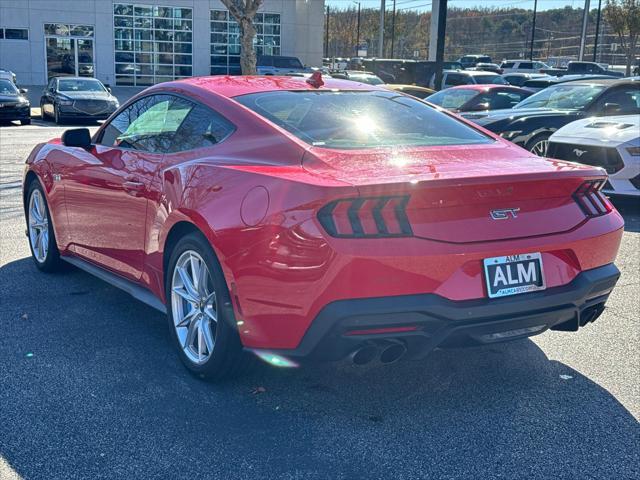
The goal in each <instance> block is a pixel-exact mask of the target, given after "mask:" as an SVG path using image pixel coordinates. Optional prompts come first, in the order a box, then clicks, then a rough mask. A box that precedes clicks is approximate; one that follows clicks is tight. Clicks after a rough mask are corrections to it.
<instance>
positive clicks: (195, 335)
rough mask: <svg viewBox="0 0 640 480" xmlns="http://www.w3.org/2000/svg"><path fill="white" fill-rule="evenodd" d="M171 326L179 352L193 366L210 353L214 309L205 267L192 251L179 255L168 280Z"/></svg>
mask: <svg viewBox="0 0 640 480" xmlns="http://www.w3.org/2000/svg"><path fill="white" fill-rule="evenodd" d="M171 312H172V314H173V326H174V328H175V329H176V335H177V337H178V341H179V343H180V347H181V348H182V351H183V352H184V354H185V355H186V356H187V358H188V359H189V360H190V361H191V362H193V363H194V364H197V365H202V364H204V363H206V362H207V360H209V358H210V357H211V354H212V353H213V348H214V345H215V339H216V327H217V324H218V305H217V302H216V293H215V290H214V288H213V281H212V278H211V274H210V273H209V269H208V268H207V264H206V263H205V261H204V260H203V258H202V257H201V256H200V254H198V253H197V252H196V251H194V250H186V251H185V252H183V253H182V255H180V257H179V258H178V261H177V262H176V265H175V267H174V269H173V276H172V279H171Z"/></svg>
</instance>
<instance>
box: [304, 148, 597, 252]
mask: <svg viewBox="0 0 640 480" xmlns="http://www.w3.org/2000/svg"><path fill="white" fill-rule="evenodd" d="M303 167H304V168H305V169H307V170H308V171H310V172H312V173H314V174H319V175H322V176H325V177H327V176H328V177H330V178H332V179H334V180H339V181H341V182H346V183H350V184H352V185H354V186H355V187H356V188H357V189H358V192H359V194H360V196H361V197H379V196H388V195H401V196H408V197H409V201H408V203H407V204H406V207H405V208H406V215H407V218H408V220H409V223H410V224H411V229H412V231H413V234H414V236H417V237H421V238H427V239H432V240H437V241H443V242H450V243H470V242H484V241H493V240H506V239H515V238H523V237H533V236H540V235H550V234H554V233H559V232H565V231H568V230H571V229H573V228H575V227H576V226H577V225H579V224H580V223H582V222H584V221H585V219H586V217H585V214H584V213H583V211H582V210H581V208H580V207H579V205H578V204H577V203H576V202H575V201H574V199H573V198H572V195H573V193H574V192H575V191H576V190H577V189H578V187H579V186H580V185H581V184H582V183H583V182H584V181H585V180H587V179H595V178H604V177H605V176H606V174H604V172H603V171H602V170H601V169H598V168H593V167H585V166H582V165H578V164H575V163H570V162H565V161H558V160H550V159H543V158H539V157H536V156H533V155H531V154H530V153H529V152H526V151H525V150H523V149H521V148H519V147H516V146H512V145H510V144H506V142H501V141H498V142H496V143H495V144H492V145H480V146H466V147H458V146H456V147H439V148H434V147H428V148H417V149H402V150H399V149H393V150H392V149H384V150H382V149H376V150H368V151H336V150H328V149H316V148H314V149H311V150H310V151H309V152H307V154H306V155H305V157H304V159H303Z"/></svg>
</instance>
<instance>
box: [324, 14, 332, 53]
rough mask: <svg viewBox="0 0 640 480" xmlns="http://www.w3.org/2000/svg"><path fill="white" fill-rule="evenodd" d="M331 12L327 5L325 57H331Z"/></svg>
mask: <svg viewBox="0 0 640 480" xmlns="http://www.w3.org/2000/svg"><path fill="white" fill-rule="evenodd" d="M330 15H331V12H330V11H329V7H328V6H327V19H326V20H325V25H324V56H325V58H328V57H329V17H330Z"/></svg>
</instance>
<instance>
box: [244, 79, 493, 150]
mask: <svg viewBox="0 0 640 480" xmlns="http://www.w3.org/2000/svg"><path fill="white" fill-rule="evenodd" d="M235 100H236V101H238V102H239V103H241V104H242V105H244V106H246V107H248V108H250V109H251V110H253V111H254V112H256V113H258V114H260V115H261V116H263V117H265V118H266V119H268V120H270V121H271V122H273V123H275V124H276V125H278V126H280V127H282V128H284V129H285V130H287V131H289V132H291V133H292V134H293V135H295V136H297V137H298V138H300V139H301V140H303V141H304V142H307V143H309V144H311V145H315V146H320V147H325V148H337V149H349V148H375V147H385V146H437V145H468V144H483V143H491V142H492V141H493V140H492V139H491V138H490V137H487V136H485V135H483V134H482V133H480V132H479V131H477V130H475V129H473V128H471V127H470V126H467V125H465V124H464V123H462V122H460V121H459V120H456V119H454V118H452V117H450V116H448V115H447V114H445V113H442V112H439V111H437V110H436V109H434V108H433V107H430V106H428V105H427V104H425V103H423V102H421V101H419V100H416V99H414V98H411V97H408V96H406V95H401V94H398V93H396V92H382V91H369V92H367V91H326V90H323V91H277V92H264V93H253V94H249V95H242V96H239V97H235Z"/></svg>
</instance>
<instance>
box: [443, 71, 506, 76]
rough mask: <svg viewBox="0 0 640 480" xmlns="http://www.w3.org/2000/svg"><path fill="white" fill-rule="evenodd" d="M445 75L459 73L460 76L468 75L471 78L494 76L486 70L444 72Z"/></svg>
mask: <svg viewBox="0 0 640 480" xmlns="http://www.w3.org/2000/svg"><path fill="white" fill-rule="evenodd" d="M445 72H447V73H460V74H462V75H469V76H471V77H476V76H483V75H494V76H495V75H496V73H494V72H487V71H486V70H445Z"/></svg>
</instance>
